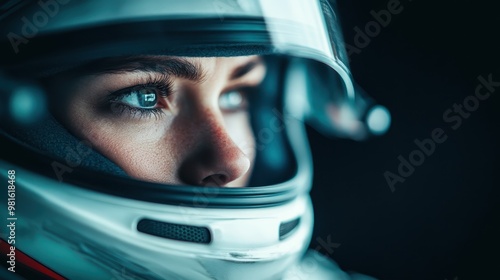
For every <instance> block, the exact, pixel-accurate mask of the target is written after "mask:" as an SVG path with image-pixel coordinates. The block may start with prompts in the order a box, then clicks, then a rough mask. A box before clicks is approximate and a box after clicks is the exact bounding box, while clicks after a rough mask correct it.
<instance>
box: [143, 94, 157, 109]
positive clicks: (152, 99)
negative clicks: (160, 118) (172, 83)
mask: <svg viewBox="0 0 500 280" xmlns="http://www.w3.org/2000/svg"><path fill="white" fill-rule="evenodd" d="M139 104H140V105H141V106H142V107H154V106H155V105H156V93H154V92H147V91H144V90H141V91H139Z"/></svg>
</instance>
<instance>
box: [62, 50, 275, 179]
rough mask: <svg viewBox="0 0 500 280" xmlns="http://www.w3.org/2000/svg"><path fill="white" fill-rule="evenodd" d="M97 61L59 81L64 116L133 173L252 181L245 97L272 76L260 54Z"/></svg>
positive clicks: (251, 146)
mask: <svg viewBox="0 0 500 280" xmlns="http://www.w3.org/2000/svg"><path fill="white" fill-rule="evenodd" d="M92 67H93V68H92ZM92 67H91V70H89V69H87V70H86V71H85V72H80V73H78V74H77V75H75V74H71V75H69V74H67V75H66V76H64V77H61V78H59V79H58V80H57V81H58V85H57V88H56V90H57V91H58V92H59V93H63V94H64V95H61V96H65V97H63V99H62V100H63V102H62V103H61V104H62V106H59V107H61V108H64V109H63V110H62V111H61V112H59V113H57V116H58V118H59V119H60V120H61V121H62V122H63V123H64V124H65V125H66V126H67V127H68V128H69V130H70V131H71V132H72V133H74V134H75V135H77V136H78V137H80V138H82V139H85V140H88V141H90V142H91V144H92V146H93V147H94V148H95V149H97V150H98V151H99V152H101V153H102V154H103V155H105V156H106V157H108V158H109V159H110V160H112V161H113V162H115V163H116V164H117V165H118V166H120V167H121V168H122V169H123V170H125V172H127V174H129V175H130V176H132V177H135V178H139V179H143V180H147V181H153V182H161V183H168V184H190V185H202V186H205V185H212V186H245V185H246V184H247V183H248V180H249V176H250V173H251V169H252V165H253V161H254V157H255V149H254V147H255V139H254V136H253V132H252V129H251V125H250V119H249V118H250V116H249V112H248V103H247V97H246V95H247V92H248V91H249V89H251V88H255V87H257V86H258V85H259V84H260V83H261V81H262V79H263V77H264V75H265V70H266V69H265V65H264V63H263V61H262V59H261V57H259V56H245V57H231V58H220V57H217V58H184V57H182V58H181V57H167V56H140V57H127V58H123V59H106V60H102V61H100V62H99V63H98V64H94V65H93V66H92ZM61 81H62V82H61Z"/></svg>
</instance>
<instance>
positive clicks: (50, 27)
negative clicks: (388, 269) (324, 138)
mask: <svg viewBox="0 0 500 280" xmlns="http://www.w3.org/2000/svg"><path fill="white" fill-rule="evenodd" d="M1 9H2V10H3V11H4V15H3V16H2V17H1V18H0V22H2V24H1V28H0V29H1V30H2V34H7V36H4V37H3V38H2V39H1V42H0V44H1V45H0V51H1V57H0V65H1V68H0V80H2V81H3V82H2V86H1V87H2V88H1V89H0V90H1V94H2V96H1V97H0V99H1V100H2V103H3V104H1V105H0V115H1V116H2V119H3V121H2V125H1V126H0V142H1V144H0V145H1V147H2V156H1V158H0V177H1V178H3V180H9V178H10V180H13V181H14V183H13V185H15V188H13V190H14V191H12V192H11V193H14V195H13V196H12V195H11V196H12V198H13V199H11V200H9V202H8V205H3V206H1V207H3V208H6V207H8V206H13V207H12V208H11V209H10V210H11V211H10V212H6V211H4V209H3V210H2V211H1V213H2V214H1V217H2V219H4V221H5V220H8V221H9V222H11V221H12V222H14V224H15V230H14V234H15V237H14V238H11V236H12V231H10V232H6V231H2V233H1V238H2V239H3V241H2V242H3V243H4V244H2V245H5V244H6V243H7V244H9V245H8V246H14V247H15V252H17V253H16V254H17V255H16V256H17V262H18V263H19V262H20V261H21V259H25V258H24V257H20V256H21V254H25V255H26V256H27V257H26V258H29V259H30V260H31V261H30V262H28V263H23V264H22V265H26V266H30V267H31V268H32V269H35V270H38V272H39V273H42V274H45V275H46V276H49V277H53V278H56V279H57V277H60V278H59V279H63V278H69V279H239V280H243V279H301V278H293V277H297V276H296V275H295V276H294V275H290V274H291V271H292V269H291V267H294V266H296V264H297V263H299V261H300V259H301V258H302V256H303V255H304V253H305V251H306V249H307V247H308V244H309V241H310V238H311V233H312V227H313V212H312V206H311V201H310V197H309V190H310V187H311V182H312V161H311V155H310V151H309V145H308V142H307V137H306V133H305V127H304V121H308V122H309V123H310V124H312V125H313V126H315V127H316V128H317V129H318V130H320V131H321V132H323V133H325V134H328V135H334V136H339V137H347V138H352V139H355V140H360V139H364V138H366V137H367V136H369V135H372V134H380V133H383V132H384V131H385V130H386V129H387V127H388V123H389V115H388V113H387V110H385V109H384V108H383V107H381V106H379V105H375V104H374V102H373V101H372V100H370V99H368V98H367V97H366V96H364V95H363V94H361V92H360V89H359V88H358V87H357V86H356V85H355V84H354V83H353V81H352V79H351V74H350V71H349V67H348V59H347V55H346V52H345V50H344V44H343V41H342V34H341V31H340V29H339V27H338V25H337V18H336V15H335V12H334V9H332V6H331V5H330V4H329V3H328V2H327V1H322V0H317V1H311V0H266V1H264V0H254V1H250V0H247V1H245V0H214V1H201V0H183V1H174V0H143V1H131V0H127V1H123V0H120V1H118V0H111V1H97V0H87V1H76V0H75V1H69V0H64V1H63V0H46V1H43V0H41V1H38V2H30V1H9V2H8V3H7V4H4V7H2V8H1ZM142 54H148V55H170V56H187V57H213V56H241V55H250V54H252V55H255V54H257V55H262V56H263V57H265V60H266V63H267V67H268V71H267V76H266V78H265V80H264V82H263V83H262V85H261V88H260V89H259V90H261V91H262V92H265V93H266V94H263V95H262V96H264V97H262V98H260V99H259V100H255V104H254V106H253V107H252V108H251V110H252V129H253V133H254V135H255V138H256V142H257V143H256V144H257V145H256V150H257V156H256V159H255V167H254V169H253V173H252V179H251V181H250V186H249V187H246V188H224V187H220V188H206V187H199V186H189V185H182V186H179V185H166V184H159V183H152V182H146V181H141V180H137V179H133V178H131V177H129V176H127V175H126V174H125V172H124V171H123V170H122V169H121V168H120V167H119V166H117V165H116V164H115V163H113V162H112V161H111V160H109V159H108V158H106V157H105V156H103V155H102V154H100V153H98V152H97V151H95V150H93V149H91V148H89V147H88V145H89V143H88V142H85V141H81V140H80V139H78V138H77V137H75V136H73V135H72V134H71V133H69V132H68V131H67V130H66V129H65V128H64V126H63V125H61V124H60V123H59V122H58V121H57V120H56V119H55V118H54V117H52V116H51V114H50V113H49V111H50V108H51V104H52V102H54V100H53V98H52V97H51V95H50V92H46V90H45V88H44V84H43V80H44V79H45V78H46V77H50V76H52V75H55V74H57V73H61V72H63V71H68V70H71V69H73V68H75V67H78V66H81V65H85V64H86V63H89V62H92V61H95V60H98V59H103V58H109V57H122V56H130V55H142ZM44 108H46V109H45V110H44ZM368 118H372V119H373V118H376V119H378V120H379V121H378V123H377V125H376V126H370V125H369V124H368V123H367V122H366V119H368ZM4 182H5V181H4ZM4 201H6V200H4ZM3 203H5V202H2V204H3ZM10 213H12V214H10ZM9 214H10V215H9ZM9 218H10V219H9ZM13 218H15V219H13ZM9 238H10V239H9ZM9 240H15V243H14V244H12V243H11V242H10V241H9ZM7 248H10V249H12V248H11V247H7ZM8 261H9V260H8ZM30 264H31V265H30ZM39 265H42V266H41V267H44V268H43V269H41V268H39V267H40V266H39ZM37 267H38V268H39V269H38V268H37ZM292 274H293V273H292ZM326 277H327V276H326Z"/></svg>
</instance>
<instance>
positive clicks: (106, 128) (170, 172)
mask: <svg viewBox="0 0 500 280" xmlns="http://www.w3.org/2000/svg"><path fill="white" fill-rule="evenodd" d="M71 123H72V124H71V126H72V127H73V128H75V129H73V130H74V131H77V134H79V135H78V136H79V137H81V138H83V139H87V140H88V141H90V142H91V143H92V145H93V148H94V149H95V150H97V151H99V152H100V153H102V154H103V155H104V156H105V157H107V158H109V159H110V160H111V161H113V162H114V163H115V164H117V165H118V166H120V167H121V168H122V169H123V170H124V171H125V172H126V173H127V174H128V175H130V176H132V177H135V178H140V179H143V180H147V181H153V182H172V183H175V182H176V176H175V169H176V161H175V159H174V155H175V154H174V151H173V149H174V148H175V147H176V146H177V144H176V143H175V142H173V141H172V139H169V138H167V137H165V135H168V130H169V124H168V122H165V121H163V122H162V121H151V122H138V123H134V122H130V121H124V120H116V121H115V120H109V119H106V118H102V116H90V115H89V114H88V112H87V116H86V117H83V116H81V115H80V116H79V114H75V116H74V117H73V120H72V121H71ZM78 131H79V133H78Z"/></svg>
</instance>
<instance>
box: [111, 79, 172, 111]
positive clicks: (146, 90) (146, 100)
mask: <svg viewBox="0 0 500 280" xmlns="http://www.w3.org/2000/svg"><path fill="white" fill-rule="evenodd" d="M170 93H171V90H170V84H169V83H165V82H162V81H155V82H148V83H145V84H141V85H135V86H131V87H127V88H124V89H121V90H118V91H116V92H113V93H111V94H110V98H109V103H110V105H111V106H110V107H111V112H112V113H116V114H120V115H122V114H124V113H127V114H128V115H129V116H130V117H139V118H143V117H151V116H155V117H156V118H158V117H160V116H161V114H162V113H163V110H164V109H166V108H167V107H168V106H167V104H166V102H165V100H164V99H165V98H166V97H167V96H168V95H169V94H170Z"/></svg>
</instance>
